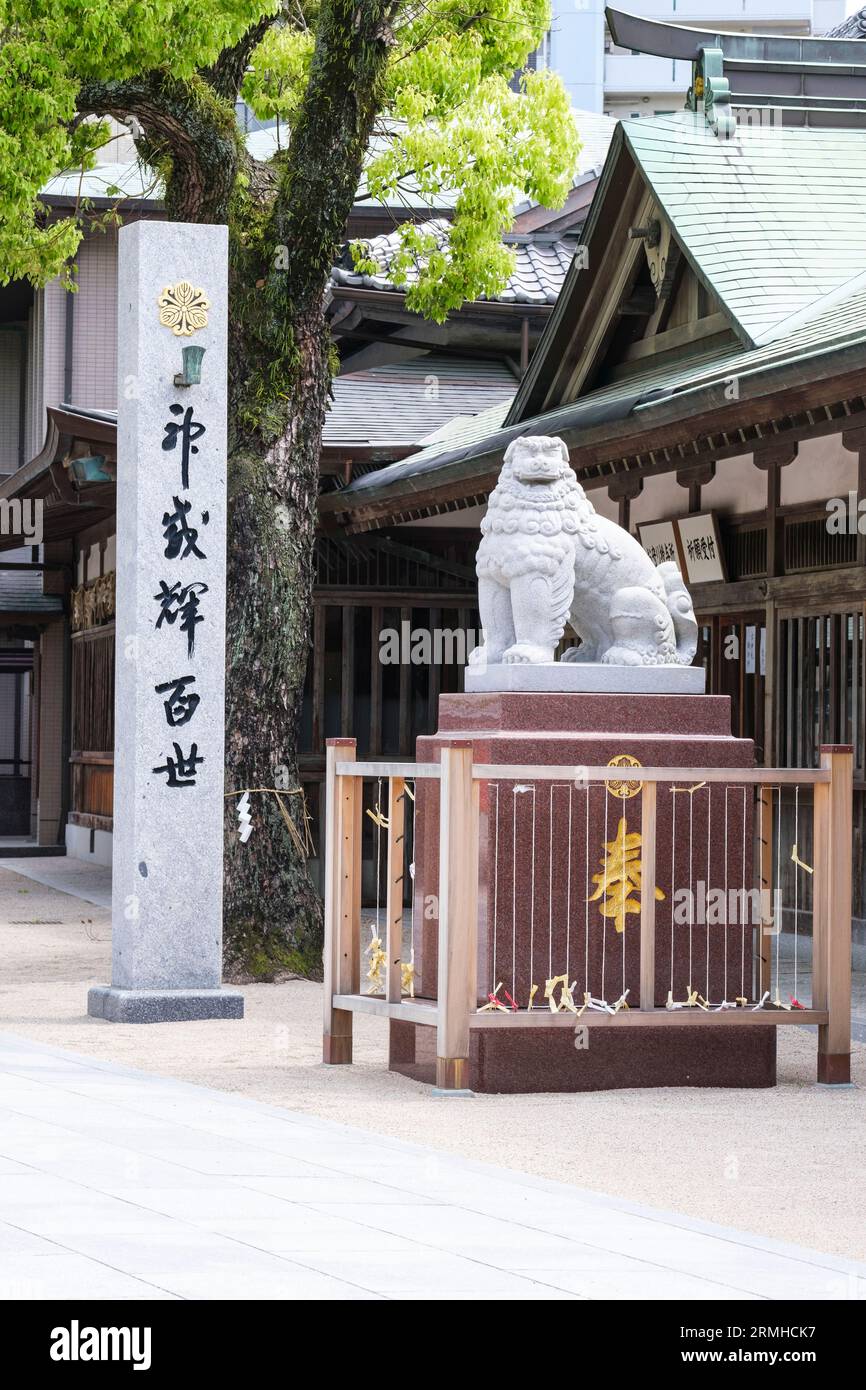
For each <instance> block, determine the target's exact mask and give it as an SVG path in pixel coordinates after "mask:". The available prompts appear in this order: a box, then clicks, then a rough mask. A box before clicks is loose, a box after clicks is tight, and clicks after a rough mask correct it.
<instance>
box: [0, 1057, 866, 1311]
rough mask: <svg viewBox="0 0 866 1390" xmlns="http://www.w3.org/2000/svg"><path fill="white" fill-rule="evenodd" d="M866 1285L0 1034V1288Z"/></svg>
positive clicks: (131, 1293)
mask: <svg viewBox="0 0 866 1390" xmlns="http://www.w3.org/2000/svg"><path fill="white" fill-rule="evenodd" d="M450 1103H451V1102H449V1101H447V1100H446V1101H443V1104H444V1105H448V1104H450ZM455 1103H456V1102H455ZM864 1297H866V1265H864V1264H858V1263H855V1262H853V1261H850V1260H842V1259H837V1258H834V1257H833V1256H830V1255H824V1254H820V1253H818V1252H816V1251H812V1250H807V1249H803V1248H800V1247H797V1246H793V1245H786V1244H783V1243H781V1242H778V1241H771V1240H767V1239H764V1238H762V1237H759V1236H754V1235H749V1234H745V1233H743V1232H738V1231H733V1230H730V1229H727V1228H724V1227H720V1226H714V1225H712V1224H710V1223H707V1222H699V1221H694V1220H691V1219H689V1218H687V1217H684V1216H679V1215H674V1214H672V1213H666V1212H663V1211H658V1210H655V1209H653V1208H648V1207H641V1206H638V1205H637V1204H634V1203H630V1202H625V1201H622V1200H620V1199H614V1198H607V1197H602V1196H599V1195H597V1194H595V1193H591V1192H587V1191H582V1190H580V1189H578V1188H574V1187H570V1186H566V1185H565V1184H561V1183H554V1182H549V1181H547V1180H545V1179H542V1178H536V1177H530V1176H526V1175H522V1174H520V1173H515V1172H512V1171H508V1170H504V1169H498V1168H494V1167H491V1166H489V1165H485V1164H481V1163H475V1162H472V1161H470V1160H466V1159H461V1158H457V1157H453V1156H451V1155H448V1154H443V1153H439V1152H437V1151H436V1150H435V1149H434V1148H432V1147H426V1146H422V1145H417V1144H408V1143H404V1142H402V1141H400V1140H396V1139H391V1138H386V1137H380V1136H378V1135H376V1134H373V1133H370V1132H369V1131H366V1130H359V1129H352V1128H350V1127H348V1126H344V1125H339V1124H335V1123H333V1122H331V1121H328V1120H322V1119H318V1118H315V1117H313V1116H310V1115H307V1114H301V1113H298V1112H292V1111H288V1110H279V1109H276V1108H274V1107H271V1106H267V1105H263V1104H260V1103H258V1102H255V1101H250V1100H246V1099H244V1098H241V1097H237V1096H233V1095H226V1094H223V1093H221V1092H216V1091H210V1090H207V1089H205V1088H203V1087H198V1086H192V1085H188V1084H187V1083H184V1082H178V1081H172V1080H170V1079H167V1078H165V1077H157V1076H150V1075H148V1074H147V1073H144V1072H140V1071H133V1070H131V1069H129V1068H125V1067H121V1066H117V1065H114V1064H112V1063H107V1062H99V1061H94V1060H93V1059H91V1058H87V1057H83V1056H79V1055H76V1054H74V1053H69V1052H64V1051H61V1050H59V1049H56V1048H50V1047H45V1046H42V1045H40V1044H36V1043H32V1042H29V1041H27V1040H25V1039H22V1038H18V1037H14V1036H12V1035H11V1034H0V1298H5V1299H47V1298H61V1299H62V1298H74V1299H87V1298H94V1299H113V1298H117V1299H130V1300H136V1299H177V1298H181V1299H200V1298H216V1299H219V1298H229V1299H238V1298H240V1299H252V1298H267V1299H288V1300H296V1299H297V1300H302V1299H303V1300H317V1299H322V1300H330V1299H359V1300H393V1299H406V1300H414V1299H421V1298H427V1299H431V1300H440V1299H443V1300H444V1299H448V1298H454V1299H456V1300H462V1299H473V1298H484V1299H490V1300H495V1299H502V1300H538V1299H551V1300H557V1301H561V1300H568V1299H572V1300H573V1299H603V1298H626V1299H665V1300H672V1299H678V1300H679V1299H682V1300H706V1299H720V1300H730V1299H746V1300H762V1299H777V1298H785V1299H788V1298H790V1299H811V1298H815V1299H857V1298H859V1299H862V1298H864Z"/></svg>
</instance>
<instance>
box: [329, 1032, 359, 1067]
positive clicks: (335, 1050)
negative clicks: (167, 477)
mask: <svg viewBox="0 0 866 1390" xmlns="http://www.w3.org/2000/svg"><path fill="white" fill-rule="evenodd" d="M322 1061H323V1062H324V1063H325V1066H326V1067H347V1066H349V1064H350V1063H351V1061H352V1035H351V1033H350V1034H349V1035H348V1037H346V1036H344V1035H342V1036H339V1037H328V1036H327V1034H326V1035H325V1037H324V1038H323V1039H322Z"/></svg>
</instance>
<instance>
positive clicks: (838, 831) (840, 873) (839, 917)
mask: <svg viewBox="0 0 866 1390" xmlns="http://www.w3.org/2000/svg"><path fill="white" fill-rule="evenodd" d="M821 766H822V767H826V768H829V769H830V785H829V787H828V789H827V791H828V795H827V797H826V803H825V804H826V823H825V825H824V826H823V827H822V828H819V844H820V848H821V866H822V868H823V869H824V870H825V874H824V882H823V884H820V883H819V884H816V885H815V892H816V894H817V893H820V894H821V896H822V898H823V902H822V904H821V907H822V916H821V921H820V927H821V928H822V930H819V933H818V941H817V943H816V941H815V937H814V929H813V941H812V952H813V965H812V969H813V980H814V978H815V969H816V963H815V960H814V955H815V950H816V944H817V949H818V950H819V951H820V953H821V957H822V959H821V961H820V968H819V969H818V971H817V978H818V986H819V990H821V991H823V992H824V994H825V999H826V1004H825V1007H826V1008H827V1011H828V1013H829V1016H830V1017H829V1021H828V1022H827V1023H826V1024H821V1025H819V1028H818V1080H819V1082H822V1083H823V1084H825V1085H831V1086H833V1085H836V1086H839V1085H843V1086H844V1085H847V1084H848V1083H849V1082H850V1080H851V878H852V872H851V852H852V851H851V821H852V812H853V802H854V781H853V779H854V754H853V749H852V748H851V747H850V745H847V744H842V745H839V744H822V746H821ZM818 790H819V788H818V787H816V788H815V791H816V792H817V791H818ZM821 804H822V803H821V799H820V798H819V808H820V806H821ZM813 910H814V904H813ZM819 1007H821V1006H820V1005H819Z"/></svg>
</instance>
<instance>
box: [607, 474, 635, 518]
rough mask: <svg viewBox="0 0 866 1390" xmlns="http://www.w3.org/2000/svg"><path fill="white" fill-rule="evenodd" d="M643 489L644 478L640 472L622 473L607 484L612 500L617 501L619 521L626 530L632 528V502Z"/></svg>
mask: <svg viewBox="0 0 866 1390" xmlns="http://www.w3.org/2000/svg"><path fill="white" fill-rule="evenodd" d="M642 491H643V478H642V477H641V475H640V474H639V473H620V474H618V475H617V477H615V478H613V479H612V480H611V482H609V483H608V486H607V495H608V497H609V498H610V500H611V502H616V503H617V522H618V523H619V525H620V526H621V527H622V528H623V530H624V531H630V530H631V504H632V502H633V501H634V500H635V498H636V497H640V494H641V492H642Z"/></svg>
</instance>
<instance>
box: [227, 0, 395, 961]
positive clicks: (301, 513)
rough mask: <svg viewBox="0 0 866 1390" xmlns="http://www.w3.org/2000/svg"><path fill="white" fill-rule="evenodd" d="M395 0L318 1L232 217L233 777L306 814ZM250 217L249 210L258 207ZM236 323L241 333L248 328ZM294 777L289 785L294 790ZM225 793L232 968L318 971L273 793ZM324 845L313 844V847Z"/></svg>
mask: <svg viewBox="0 0 866 1390" xmlns="http://www.w3.org/2000/svg"><path fill="white" fill-rule="evenodd" d="M396 8H397V7H396V5H395V3H394V0H367V3H365V5H363V6H358V5H357V4H356V3H355V0H323V4H322V6H321V10H320V13H319V21H318V26H317V42H316V52H315V56H314V59H313V65H312V70H311V74H310V80H309V84H308V88H307V92H306V95H305V99H304V103H303V106H302V109H301V112H300V115H299V118H298V121H297V123H296V125H295V127H294V128H293V130H292V139H291V146H290V153H289V157H288V160H287V161H286V163H285V164H284V165H283V167H282V169H281V171H280V173H279V175H278V179H277V184H276V188H275V189H273V190H271V199H272V200H271V202H270V214H269V216H268V218H267V220H266V222H265V225H264V227H263V228H262V231H261V235H260V236H259V235H258V234H257V233H255V232H254V233H253V235H252V236H251V235H249V233H248V230H247V228H246V227H245V226H244V225H243V219H239V221H238V222H236V226H235V232H234V239H235V243H236V251H235V255H234V257H233V288H232V298H233V308H232V320H233V323H234V325H235V329H234V331H233V337H234V338H235V345H234V346H233V348H232V349H230V356H231V358H232V367H231V381H230V391H229V397H230V440H229V554H228V594H229V612H228V633H227V682H226V790H227V791H229V792H233V791H240V790H242V789H244V788H247V787H250V788H256V787H275V786H276V785H277V778H278V776H279V774H280V773H281V772H282V771H283V770H284V769H285V770H287V771H288V778H289V790H290V792H291V791H294V794H293V795H291V796H287V797H285V798H284V801H288V802H289V803H290V806H289V809H290V811H291V814H292V815H293V818H294V820H295V822H296V824H300V823H301V819H302V814H301V798H300V795H299V791H300V781H299V779H298V768H297V746H298V732H299V725H300V710H301V699H302V696H303V688H304V677H305V674H306V669H307V661H308V657H309V649H310V618H311V614H312V599H313V545H314V541H315V530H316V513H317V501H318V490H319V489H318V484H319V452H320V448H321V438H322V428H323V425H324V420H325V410H326V406H327V402H328V395H329V390H330V382H331V360H330V351H331V344H330V337H329V333H328V328H327V324H326V321H325V313H324V298H325V287H326V283H327V277H328V272H329V270H330V267H331V265H332V264H333V259H334V255H335V253H336V251H337V247H338V246H339V243H340V241H341V239H342V237H343V236H344V234H345V227H346V222H347V220H348V217H349V213H350V212H351V209H352V204H353V201H354V197H355V190H356V189H357V187H358V180H359V178H360V174H361V167H362V162H363V157H364V152H365V150H366V148H367V143H368V140H369V138H370V132H371V130H372V126H373V120H374V118H375V114H376V110H377V104H378V100H379V96H380V84H381V82H382V79H383V76H384V72H385V68H386V64H387V60H388V50H389V47H390V44H391V43H392V41H393V34H392V33H391V30H390V25H389V19H390V17H391V15H392V14H393V12H394V10H395V9H396ZM253 221H254V219H253ZM242 335H243V336H242ZM295 789H297V790H295ZM236 801H237V798H236V797H233V796H230V797H228V798H227V802H228V805H227V810H226V837H225V840H226V855H225V866H226V873H225V895H224V937H225V958H226V966H227V969H228V970H229V971H230V972H231V973H233V974H235V975H238V974H246V975H252V976H254V977H256V978H260V979H265V978H273V975H274V974H275V973H276V972H277V971H278V970H280V969H289V970H295V971H297V972H298V973H300V974H305V975H313V976H316V975H320V974H321V969H322V929H323V922H322V907H321V902H320V899H319V897H318V894H317V893H316V892H315V890H314V888H313V886H312V884H311V882H310V879H309V877H308V875H307V873H306V869H305V866H304V863H303V860H302V857H301V856H300V855H299V854H298V852H297V849H296V847H295V845H294V844H293V841H292V838H291V836H290V835H289V833H288V831H287V829H286V826H285V822H284V821H283V819H282V816H281V813H280V808H279V804H278V803H277V801H276V798H275V797H274V796H273V795H272V794H268V793H257V794H256V795H255V796H253V797H252V798H251V801H252V806H251V810H252V818H253V833H252V835H251V836H250V838H249V840H248V841H247V843H246V844H241V843H240V840H239V839H238V835H237V811H236ZM318 848H319V850H320V851H321V846H319V847H318Z"/></svg>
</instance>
